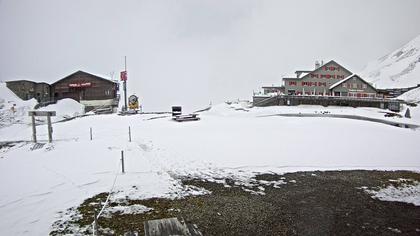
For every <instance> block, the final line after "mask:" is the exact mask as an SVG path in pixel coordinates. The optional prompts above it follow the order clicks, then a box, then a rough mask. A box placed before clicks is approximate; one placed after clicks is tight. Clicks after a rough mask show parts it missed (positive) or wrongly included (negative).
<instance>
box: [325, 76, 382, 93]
mask: <svg viewBox="0 0 420 236" xmlns="http://www.w3.org/2000/svg"><path fill="white" fill-rule="evenodd" d="M353 77H357V78H359V79H360V80H361V81H363V82H364V83H366V84H368V85H369V86H370V87H372V88H373V89H374V90H375V91H376V88H375V87H373V86H372V85H371V84H370V83H369V82H367V81H366V80H364V79H362V78H360V76H358V75H356V74H351V75H349V76H347V77H346V78H344V79H342V80H340V81H338V82H337V83H335V84H333V85H331V86H330V88H329V89H333V88H335V87H337V86H338V85H340V84H342V83H344V82H346V81H347V80H349V79H351V78H353Z"/></svg>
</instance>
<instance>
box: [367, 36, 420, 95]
mask: <svg viewBox="0 0 420 236" xmlns="http://www.w3.org/2000/svg"><path fill="white" fill-rule="evenodd" d="M360 74H361V75H362V76H363V77H364V78H365V79H366V80H368V81H370V82H371V83H373V84H375V86H376V87H378V88H403V87H412V86H416V85H417V84H420V35H419V36H417V37H416V38H414V39H413V40H411V41H410V42H408V43H407V44H405V45H404V46H402V47H400V48H398V49H397V50H395V51H393V52H391V53H389V54H387V55H385V56H383V57H381V58H379V59H378V60H375V61H372V62H370V63H369V64H368V65H367V66H366V68H365V69H364V70H363V71H362V72H361V73H360Z"/></svg>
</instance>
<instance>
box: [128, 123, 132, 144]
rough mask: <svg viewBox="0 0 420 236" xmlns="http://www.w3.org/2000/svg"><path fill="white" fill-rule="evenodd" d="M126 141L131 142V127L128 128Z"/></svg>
mask: <svg viewBox="0 0 420 236" xmlns="http://www.w3.org/2000/svg"><path fill="white" fill-rule="evenodd" d="M128 141H129V142H131V127H130V126H128Z"/></svg>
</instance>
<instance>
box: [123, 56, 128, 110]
mask: <svg viewBox="0 0 420 236" xmlns="http://www.w3.org/2000/svg"><path fill="white" fill-rule="evenodd" d="M124 71H125V73H126V76H127V77H128V73H127V56H124ZM123 89H124V110H125V111H127V80H124V82H123Z"/></svg>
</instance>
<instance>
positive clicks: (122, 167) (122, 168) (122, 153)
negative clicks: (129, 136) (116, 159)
mask: <svg viewBox="0 0 420 236" xmlns="http://www.w3.org/2000/svg"><path fill="white" fill-rule="evenodd" d="M121 171H122V173H123V174H124V173H125V170H124V151H123V150H121Z"/></svg>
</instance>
